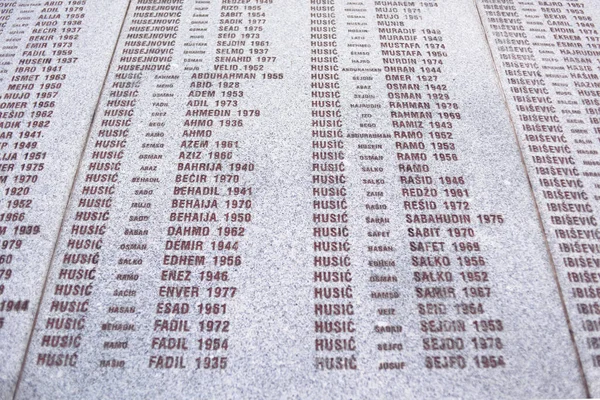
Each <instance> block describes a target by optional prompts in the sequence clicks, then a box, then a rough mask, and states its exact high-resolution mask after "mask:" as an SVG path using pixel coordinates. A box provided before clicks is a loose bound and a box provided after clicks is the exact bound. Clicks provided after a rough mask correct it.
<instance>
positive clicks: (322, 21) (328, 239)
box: [310, 0, 358, 370]
mask: <svg viewBox="0 0 600 400" xmlns="http://www.w3.org/2000/svg"><path fill="white" fill-rule="evenodd" d="M336 18H337V16H336V7H335V1H334V0H310V27H311V32H310V33H311V41H310V51H311V60H310V61H311V62H310V73H311V115H312V130H311V132H312V135H311V136H312V138H313V141H312V184H313V188H312V192H313V193H312V194H313V251H314V255H313V268H314V272H313V276H314V288H313V298H314V302H315V303H314V313H315V321H314V329H315V334H316V337H315V339H314V341H315V342H314V343H315V348H314V350H315V360H314V361H315V368H316V369H317V370H356V369H357V368H358V363H357V356H356V353H355V351H356V350H357V347H356V339H355V337H354V333H355V331H356V324H355V322H354V311H355V305H354V303H353V293H352V291H353V288H352V279H353V276H352V270H351V267H352V262H351V258H350V242H349V236H350V231H349V228H348V222H349V215H348V211H347V210H348V201H347V195H348V193H347V187H346V183H347V176H346V175H345V171H346V164H345V161H344V160H345V159H346V152H345V145H346V143H345V140H344V139H343V133H342V119H341V116H342V115H341V103H340V98H341V92H340V83H339V79H340V77H339V70H340V67H339V64H338V62H339V60H338V44H337V22H336Z"/></svg>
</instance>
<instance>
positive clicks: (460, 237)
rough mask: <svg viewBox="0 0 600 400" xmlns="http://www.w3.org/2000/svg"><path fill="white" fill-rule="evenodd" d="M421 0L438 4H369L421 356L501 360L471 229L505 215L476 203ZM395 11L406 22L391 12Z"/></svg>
mask: <svg viewBox="0 0 600 400" xmlns="http://www.w3.org/2000/svg"><path fill="white" fill-rule="evenodd" d="M429 7H431V8H437V7H439V4H438V3H437V2H435V1H430V2H427V3H425V4H422V5H420V7H419V8H416V7H407V8H404V9H401V8H398V7H380V8H379V9H378V12H377V14H376V17H377V21H378V23H380V26H379V28H378V31H379V40H380V46H381V53H382V58H383V64H384V71H385V80H386V89H387V97H388V102H387V104H388V107H389V115H390V121H391V125H392V128H393V138H394V139H395V141H394V142H393V143H394V148H395V150H396V162H397V168H398V172H399V173H400V174H399V176H398V183H399V186H400V189H399V190H400V193H401V197H402V198H403V201H402V209H403V210H404V215H403V217H404V223H405V224H406V225H405V226H406V235H407V237H408V238H409V249H408V250H409V254H410V265H411V267H412V268H411V269H412V277H413V281H414V282H415V286H414V299H415V306H416V307H415V312H416V313H417V314H418V315H419V317H420V321H419V326H418V327H416V329H418V330H419V331H420V332H421V346H422V350H423V353H424V356H423V366H424V367H425V368H427V369H441V370H443V369H465V368H482V369H488V368H503V367H505V365H506V362H507V360H505V356H504V355H503V351H502V349H503V347H504V339H503V335H504V334H503V333H502V331H503V330H504V323H503V320H502V319H501V318H499V316H498V315H496V314H495V313H493V312H489V311H487V307H488V306H489V305H491V304H492V303H491V302H492V301H494V297H495V296H494V293H493V292H492V289H491V285H490V283H491V281H492V279H493V272H492V271H491V270H490V266H488V265H487V264H488V263H487V261H486V255H485V249H484V248H483V247H482V245H481V244H480V242H479V241H478V236H479V235H481V231H490V230H493V229H500V228H496V226H497V225H501V224H502V223H503V222H504V216H503V215H501V214H482V213H477V211H476V210H477V207H478V204H477V203H476V202H474V201H473V198H474V194H473V193H471V189H470V187H469V186H470V185H469V181H468V178H467V177H466V175H467V174H466V172H467V171H465V169H464V167H463V166H462V165H461V163H460V160H461V158H462V157H464V156H465V155H464V153H463V154H461V151H460V148H458V147H457V145H456V143H455V140H454V139H455V138H456V135H459V134H460V133H461V127H460V126H461V119H462V116H461V111H460V108H461V107H460V104H459V102H458V101H457V100H456V99H455V98H453V95H452V93H451V92H450V90H449V85H448V82H447V79H448V78H447V77H446V73H447V68H448V67H446V64H448V62H449V59H448V51H447V48H446V43H445V39H444V35H443V32H442V31H441V30H440V29H438V28H437V27H436V25H434V24H432V23H431V22H430V20H428V19H427V17H428V13H427V8H429ZM376 10H377V8H376ZM402 12H404V13H405V15H406V17H405V18H404V21H405V22H403V21H401V20H398V17H397V15H398V13H402ZM400 15H401V14H400ZM486 233H487V232H486ZM491 308H492V309H494V308H495V307H494V306H492V307H491Z"/></svg>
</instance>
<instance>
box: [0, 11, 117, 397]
mask: <svg viewBox="0 0 600 400" xmlns="http://www.w3.org/2000/svg"><path fill="white" fill-rule="evenodd" d="M126 7H127V1H125V0H110V1H102V0H72V1H71V0H67V1H8V2H7V1H2V2H0V26H1V32H0V45H1V46H2V50H1V52H0V53H1V54H0V56H1V57H0V191H1V194H0V337H1V339H0V353H1V354H2V359H3V360H2V364H1V365H0V397H1V398H7V397H8V396H9V395H10V394H11V393H12V392H13V390H14V388H15V384H16V382H17V378H18V375H19V371H20V368H21V364H22V362H23V358H24V353H25V349H26V347H27V343H28V340H29V336H30V332H31V328H32V325H33V320H34V316H35V314H36V311H37V308H38V301H39V299H40V297H41V294H42V292H43V288H42V287H43V285H44V279H45V278H46V272H47V270H48V267H49V264H50V260H51V257H52V252H53V250H54V245H55V242H56V237H57V235H58V231H59V228H60V224H61V220H62V217H63V213H64V211H65V207H66V205H67V199H68V196H69V190H70V188H71V185H72V182H73V178H74V176H75V173H76V171H77V165H78V163H79V159H80V156H81V152H82V150H83V147H84V144H85V140H86V137H87V134H88V130H89V127H90V123H91V121H92V115H93V113H94V109H95V107H96V103H97V101H98V96H99V92H100V88H101V86H102V84H103V81H104V77H105V75H106V71H107V70H108V64H109V62H110V57H111V55H112V52H113V50H114V46H115V44H116V41H117V36H118V33H119V28H120V26H121V23H122V21H123V18H124V16H125V11H126Z"/></svg>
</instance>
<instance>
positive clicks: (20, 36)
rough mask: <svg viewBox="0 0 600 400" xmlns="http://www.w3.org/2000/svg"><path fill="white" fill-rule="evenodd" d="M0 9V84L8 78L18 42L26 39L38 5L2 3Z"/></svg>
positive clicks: (17, 48)
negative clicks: (0, 40) (0, 41)
mask: <svg viewBox="0 0 600 400" xmlns="http://www.w3.org/2000/svg"><path fill="white" fill-rule="evenodd" d="M2 4H3V7H2V8H1V9H0V10H1V11H0V19H1V22H0V35H2V36H0V37H1V39H2V44H1V45H0V46H1V47H0V82H3V81H5V80H6V79H7V77H8V78H9V77H10V75H9V74H10V72H11V70H12V64H13V62H14V60H15V57H16V56H17V53H18V50H19V47H20V46H19V42H22V41H23V40H24V39H25V38H26V36H25V35H26V32H27V28H28V27H29V24H30V22H31V21H34V20H35V18H34V17H35V15H36V12H37V11H39V10H38V8H39V7H40V4H39V3H24V2H23V3H21V4H18V3H17V2H16V1H14V2H13V1H7V2H3V3H2Z"/></svg>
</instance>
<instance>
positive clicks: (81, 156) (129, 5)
mask: <svg viewBox="0 0 600 400" xmlns="http://www.w3.org/2000/svg"><path fill="white" fill-rule="evenodd" d="M102 1H105V0H101V2H102ZM132 1H133V0H127V8H126V9H125V13H124V15H123V20H122V21H121V27H120V28H119V33H118V35H117V38H116V40H115V45H114V47H113V51H112V54H111V56H110V61H109V64H108V67H107V68H106V73H105V75H104V80H103V82H102V87H101V88H100V91H99V93H98V97H97V99H96V106H95V108H94V112H93V114H92V118H91V119H90V124H89V127H88V132H87V135H86V138H85V143H84V144H83V147H82V149H81V153H80V155H79V162H78V163H77V169H76V170H75V174H74V177H73V180H72V183H71V190H70V191H69V198H68V199H67V205H66V207H65V209H64V211H63V215H62V218H61V221H60V226H59V229H58V234H57V237H56V241H55V242H54V247H53V248H52V255H51V256H50V261H49V262H48V264H49V265H48V268H46V277H45V278H44V285H43V286H42V294H41V296H40V300H39V303H38V307H37V310H36V312H35V317H34V318H33V325H32V327H31V331H30V332H29V339H28V340H27V346H26V347H25V352H24V353H23V360H22V361H21V369H20V371H19V376H18V377H17V384H16V385H15V389H14V392H13V399H16V397H17V393H18V391H19V387H20V385H21V381H22V378H23V373H24V371H25V364H26V363H27V359H28V356H29V348H30V347H31V341H32V340H33V334H34V332H35V328H36V325H37V320H38V317H39V314H40V309H41V307H42V303H43V300H44V295H45V293H46V287H47V285H48V280H49V278H50V270H51V269H52V265H53V261H54V255H55V253H56V249H57V247H58V243H59V241H60V238H61V233H62V231H63V228H64V224H65V219H66V217H67V212H68V210H69V206H70V205H71V198H72V197H73V190H74V189H75V184H76V183H77V178H78V177H79V173H80V170H81V165H82V163H83V158H84V157H85V152H86V150H87V146H88V143H89V141H90V136H91V134H92V128H93V127H94V122H95V120H96V115H97V114H98V109H99V107H100V101H101V100H102V94H103V93H104V88H105V86H106V82H107V81H108V78H109V74H110V72H111V70H112V68H111V67H112V65H113V61H114V59H115V54H116V53H117V48H118V46H119V42H120V39H121V34H122V33H123V28H124V27H125V22H126V21H127V15H128V14H129V8H130V7H131V2H132Z"/></svg>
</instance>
